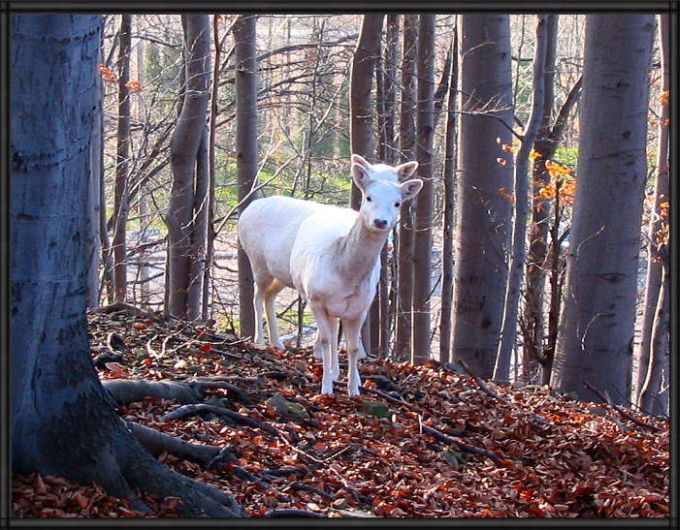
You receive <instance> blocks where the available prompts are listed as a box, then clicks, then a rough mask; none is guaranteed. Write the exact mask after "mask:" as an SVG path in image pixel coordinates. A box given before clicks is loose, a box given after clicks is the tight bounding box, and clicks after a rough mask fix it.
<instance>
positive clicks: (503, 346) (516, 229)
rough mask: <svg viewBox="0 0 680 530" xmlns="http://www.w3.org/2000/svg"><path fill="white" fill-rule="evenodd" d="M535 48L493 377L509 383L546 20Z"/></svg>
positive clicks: (540, 106)
mask: <svg viewBox="0 0 680 530" xmlns="http://www.w3.org/2000/svg"><path fill="white" fill-rule="evenodd" d="M537 19H538V20H537V22H536V45H535V46H536V48H535V52H534V64H533V91H534V93H533V98H532V102H531V112H530V115H529V119H528V121H527V125H526V127H525V129H524V133H523V134H522V141H521V144H520V148H519V151H518V152H517V156H516V157H515V186H514V190H515V216H514V219H513V224H512V246H511V249H510V267H509V273H508V286H507V290H506V293H505V308H504V311H503V324H502V327H501V340H500V343H499V345H498V355H497V356H496V366H495V368H494V374H493V377H494V379H496V380H500V381H508V380H509V379H510V361H511V358H512V351H513V350H514V348H515V343H516V339H517V313H518V310H519V290H520V287H521V285H522V279H523V277H524V260H525V258H526V253H527V249H526V231H527V219H528V218H529V154H530V153H531V149H532V147H533V146H534V141H535V140H536V136H537V135H538V129H539V127H540V125H541V120H542V117H543V98H544V96H545V86H544V76H545V55H546V50H547V47H548V39H547V30H548V27H547V26H548V16H547V15H537Z"/></svg>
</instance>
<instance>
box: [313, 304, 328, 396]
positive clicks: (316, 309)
mask: <svg viewBox="0 0 680 530" xmlns="http://www.w3.org/2000/svg"><path fill="white" fill-rule="evenodd" d="M309 305H310V306H311V308H312V312H313V313H314V318H315V319H316V323H317V325H318V326H319V331H318V334H317V341H318V343H319V345H320V347H321V350H322V353H323V378H322V380H321V393H322V394H325V395H327V396H332V395H333V372H332V368H331V363H332V353H331V330H332V324H331V318H330V317H329V316H328V314H327V313H326V310H325V308H324V307H323V306H322V305H321V304H319V303H318V302H313V301H312V300H310V304H309Z"/></svg>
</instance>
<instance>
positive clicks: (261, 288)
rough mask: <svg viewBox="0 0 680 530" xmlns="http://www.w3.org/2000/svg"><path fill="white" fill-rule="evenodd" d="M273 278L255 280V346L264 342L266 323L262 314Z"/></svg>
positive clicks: (257, 278) (262, 344)
mask: <svg viewBox="0 0 680 530" xmlns="http://www.w3.org/2000/svg"><path fill="white" fill-rule="evenodd" d="M272 280H273V278H271V277H262V276H260V277H256V278H255V296H253V306H254V309H255V339H254V340H255V344H259V345H261V346H264V345H265V342H264V322H263V319H262V314H263V312H264V299H265V293H266V291H267V287H268V286H269V284H270V283H271V282H272Z"/></svg>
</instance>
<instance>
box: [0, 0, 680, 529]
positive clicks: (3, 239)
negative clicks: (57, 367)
mask: <svg viewBox="0 0 680 530" xmlns="http://www.w3.org/2000/svg"><path fill="white" fill-rule="evenodd" d="M188 11H204V12H206V11H208V12H232V13H237V12H245V11H248V12H257V13H273V12H276V13H302V12H304V13H310V14H332V13H370V12H387V11H396V12H400V13H412V12H436V13H452V12H457V13H458V12H471V11H502V12H506V13H537V12H541V13H543V12H559V13H565V14H567V13H589V12H593V11H610V12H619V13H620V12H634V11H637V12H654V13H660V12H670V14H671V15H670V23H671V103H670V105H671V107H670V114H671V142H670V178H671V180H670V202H671V212H670V222H671V234H672V238H671V263H672V270H677V268H678V267H677V265H678V245H677V243H676V240H675V236H676V234H678V227H677V222H678V215H677V212H678V210H677V208H678V188H677V187H678V165H677V163H676V162H675V161H676V160H677V156H678V146H677V138H678V134H677V132H678V104H677V102H678V98H677V91H678V83H677V72H678V68H677V64H678V51H679V50H678V42H677V31H678V0H667V1H657V0H648V1H639V0H638V1H627V2H626V1H623V0H593V1H591V2H584V1H580V0H574V1H572V0H565V1H562V2H543V1H541V0H520V1H517V2H509V1H507V0H506V1H498V0H496V1H488V0H487V1H485V0H482V1H478V2H475V1H474V0H468V1H460V0H459V1H455V0H454V1H449V2H446V1H426V2H416V1H415V0H392V1H385V0H373V1H372V2H370V3H368V2H364V1H359V0H345V1H327V2H323V3H321V2H320V1H319V0H316V1H314V0H307V1H304V0H297V1H286V0H283V1H274V0H270V1H263V0H251V1H238V2H225V1H222V2H220V1H210V0H202V1H198V2H189V1H188V0H164V1H155V2H154V1H146V2H144V1H141V2H134V1H130V0H122V1H118V2H116V1H111V0H103V1H97V0H71V1H68V2H67V1H59V0H55V1H46V0H14V1H12V0H10V1H6V0H4V1H0V57H1V58H2V60H1V61H0V63H1V64H2V66H3V67H2V68H0V87H1V88H0V96H1V97H0V161H1V163H0V243H1V244H0V281H1V282H0V323H1V324H2V327H3V332H2V333H0V351H1V354H0V414H1V416H2V418H1V421H0V527H2V528H8V527H11V528H71V527H78V528H114V527H115V528H118V527H121V526H125V527H127V528H166V527H170V528H184V527H186V528H214V527H229V528H256V527H269V526H273V527H282V528H300V527H315V528H321V527H329V528H331V527H337V528H340V527H347V528H354V527H362V526H366V525H370V526H375V527H391V526H398V527H404V528H418V527H452V528H466V527H467V528H525V527H526V528H546V527H547V528H552V527H565V528H610V527H621V528H678V526H679V525H678V512H677V501H678V499H677V496H678V492H677V489H676V488H671V492H670V510H671V513H670V519H645V520H638V519H304V520H301V519H273V520H267V519H246V520H238V521H223V520H217V519H206V520H199V519H193V520H189V519H184V520H180V519H178V520H172V519H127V520H117V519H79V520H74V519H11V518H10V517H9V515H10V511H9V509H10V498H11V497H10V492H11V473H10V469H11V463H10V459H9V413H10V394H9V385H10V382H9V372H10V362H9V354H10V349H9V304H8V302H9V222H8V217H9V158H8V146H9V130H10V129H9V105H10V95H9V86H8V81H9V14H10V12H16V13H31V12H51V13H73V12H90V13H92V12H98V13H122V12H137V13H150V12H162V13H173V12H188ZM671 287H672V291H671V361H670V362H671V368H672V369H671V373H672V374H673V375H672V382H671V395H670V399H671V418H670V421H671V429H670V441H671V455H670V457H671V482H670V483H671V484H674V483H676V482H677V481H678V479H679V478H680V477H678V472H677V454H676V452H675V451H673V450H672V448H673V447H677V445H678V439H677V410H678V408H677V407H678V381H677V366H676V365H677V354H678V321H677V320H678V319H677V318H674V317H675V315H678V293H677V289H676V287H677V285H676V282H675V276H674V275H673V276H671ZM4 330H6V331H4Z"/></svg>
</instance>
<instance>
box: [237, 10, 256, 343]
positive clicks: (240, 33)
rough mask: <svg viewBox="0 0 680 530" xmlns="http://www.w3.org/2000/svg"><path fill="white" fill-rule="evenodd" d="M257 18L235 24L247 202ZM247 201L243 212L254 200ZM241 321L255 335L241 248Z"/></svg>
mask: <svg viewBox="0 0 680 530" xmlns="http://www.w3.org/2000/svg"><path fill="white" fill-rule="evenodd" d="M256 24H257V15H253V14H247V15H240V16H239V17H238V19H237V20H236V23H235V24H234V40H235V46H236V64H237V70H236V163H237V167H238V198H239V201H244V199H245V197H246V196H247V195H248V193H250V191H251V189H252V187H253V185H254V183H255V179H256V178H257V62H256V60H255V55H256V40H255V38H256ZM254 198H255V197H254V196H251V197H250V199H249V200H247V201H244V202H243V204H242V205H241V208H240V211H239V213H242V212H243V210H244V209H245V208H246V207H247V206H248V204H250V202H251V201H252V200H253V199H254ZM238 286H239V320H240V333H241V337H254V336H255V310H254V307H253V295H254V288H253V271H252V269H251V267H250V262H249V261H248V256H247V255H246V253H245V252H244V250H243V249H242V248H240V247H239V249H238Z"/></svg>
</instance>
